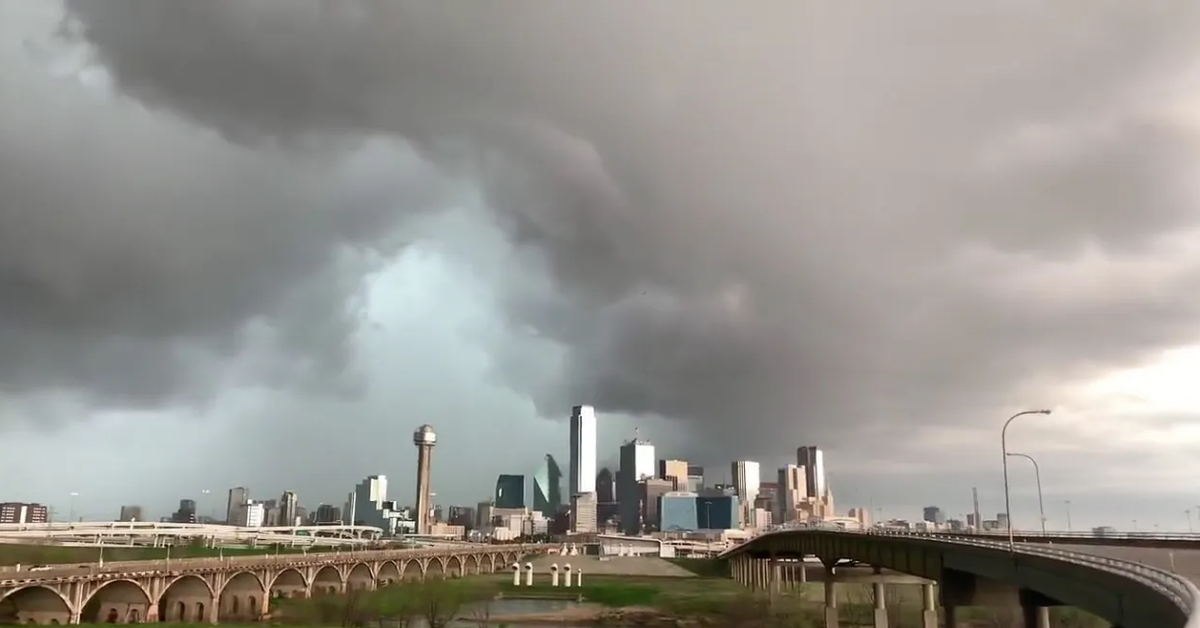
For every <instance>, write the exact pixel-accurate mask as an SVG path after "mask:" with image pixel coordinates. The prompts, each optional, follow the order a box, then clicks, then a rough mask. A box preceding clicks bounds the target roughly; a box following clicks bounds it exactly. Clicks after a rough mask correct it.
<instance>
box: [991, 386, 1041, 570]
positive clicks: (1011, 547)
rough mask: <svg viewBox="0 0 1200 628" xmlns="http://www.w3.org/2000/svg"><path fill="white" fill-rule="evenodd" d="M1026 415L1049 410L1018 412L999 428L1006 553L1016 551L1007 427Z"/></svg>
mask: <svg viewBox="0 0 1200 628" xmlns="http://www.w3.org/2000/svg"><path fill="white" fill-rule="evenodd" d="M1026 414H1050V411H1049V410H1025V411H1024V412H1018V413H1016V414H1014V415H1012V416H1010V417H1008V420H1007V421H1005V422H1004V427H1002V428H1000V453H1001V456H1000V460H1001V462H1002V463H1003V466H1004V515H1005V516H1006V517H1008V551H1009V552H1014V551H1016V543H1014V542H1013V521H1012V500H1011V499H1010V497H1009V493H1008V425H1009V424H1010V423H1012V422H1013V419H1016V418H1017V417H1019V416H1025V415H1026Z"/></svg>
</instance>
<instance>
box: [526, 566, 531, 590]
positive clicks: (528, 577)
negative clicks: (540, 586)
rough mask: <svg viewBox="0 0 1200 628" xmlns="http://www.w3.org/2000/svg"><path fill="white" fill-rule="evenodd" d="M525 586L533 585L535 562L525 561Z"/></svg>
mask: <svg viewBox="0 0 1200 628" xmlns="http://www.w3.org/2000/svg"><path fill="white" fill-rule="evenodd" d="M525 586H527V587H531V586H533V563H525Z"/></svg>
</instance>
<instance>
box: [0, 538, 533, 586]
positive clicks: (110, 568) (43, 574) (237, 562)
mask: <svg viewBox="0 0 1200 628" xmlns="http://www.w3.org/2000/svg"><path fill="white" fill-rule="evenodd" d="M549 547H550V546H548V545H531V544H526V545H482V544H481V545H476V546H474V547H471V548H463V549H461V550H459V549H399V550H364V551H346V552H320V553H317V552H309V553H307V554H261V555H253V556H229V557H225V558H179V559H172V560H125V561H118V562H105V563H88V564H86V566H64V567H52V568H51V569H46V570H42V571H29V570H27V569H21V570H18V569H16V568H15V567H11V566H6V567H0V583H8V584H12V583H30V582H45V581H50V580H62V579H71V578H79V577H90V576H96V575H104V574H127V573H135V574H145V573H161V572H172V573H186V572H195V571H208V570H214V569H236V568H238V567H263V566H281V567H282V566H297V565H313V564H327V563H344V562H351V561H354V562H366V561H376V560H398V559H413V558H426V557H437V556H447V555H453V554H500V553H504V552H513V551H516V552H531V551H537V550H546V549H548V548H549Z"/></svg>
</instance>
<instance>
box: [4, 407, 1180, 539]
mask: <svg viewBox="0 0 1200 628" xmlns="http://www.w3.org/2000/svg"><path fill="white" fill-rule="evenodd" d="M605 423H606V422H605V421H604V420H603V419H602V420H600V421H599V422H598V427H600V428H604V429H598V432H599V433H600V434H601V435H604V436H614V437H616V438H615V441H616V444H617V447H616V451H617V452H618V453H619V450H620V447H621V446H625V445H628V443H629V442H631V441H627V440H621V439H620V434H609V433H608V432H611V431H616V432H620V431H623V430H622V428H621V427H620V426H619V425H611V424H610V425H605ZM618 423H619V421H618ZM602 440H603V439H602ZM635 440H637V441H638V442H639V443H643V444H646V445H648V446H649V447H651V448H652V449H653V452H654V455H653V456H651V455H647V456H643V458H645V460H644V461H643V462H644V464H643V466H646V467H647V469H650V472H649V473H650V475H657V472H658V468H659V463H660V462H661V461H662V460H665V459H670V456H671V455H672V454H671V453H669V451H670V450H669V449H661V448H654V445H653V444H652V442H651V441H649V440H648V439H645V438H639V439H635ZM806 449H809V448H808V447H799V448H796V449H793V450H792V451H793V454H792V457H793V460H791V461H787V460H786V458H785V459H783V460H782V461H781V462H780V463H779V465H778V467H776V466H775V465H773V464H772V463H769V462H760V461H757V460H747V461H746V462H750V463H757V464H758V465H759V467H760V469H761V471H760V475H761V477H762V480H761V481H764V482H766V481H771V482H773V481H774V480H775V475H776V474H775V469H777V468H778V469H782V468H784V467H785V466H787V465H789V464H795V462H796V461H798V460H800V459H801V456H802V455H804V454H803V453H802V452H803V451H804V450H806ZM604 452H605V449H604V446H601V447H600V449H599V451H598V452H597V458H598V459H600V460H604V459H606V458H613V459H617V458H619V456H617V455H611V453H610V454H607V455H606V454H605V453H604ZM819 453H820V454H821V457H822V458H823V457H824V454H825V453H826V450H825V449H824V448H820V450H819ZM663 456H667V458H663ZM674 457H675V458H677V459H678V458H682V457H681V456H678V455H675V456H674ZM839 457H840V455H839ZM743 460H744V459H743ZM686 462H689V463H692V462H693V461H692V460H687V461H686ZM412 464H413V465H415V460H414V461H413V462H412ZM540 464H541V463H539V465H540ZM738 464H739V463H738V461H736V460H735V461H734V462H732V463H729V464H727V465H713V464H709V465H701V466H707V467H708V468H709V470H710V472H709V473H708V476H707V477H706V480H707V484H708V485H709V486H711V485H713V484H721V483H727V484H731V485H732V484H733V483H734V482H733V480H734V476H733V475H732V474H729V475H728V476H727V475H726V474H727V473H729V471H722V470H721V469H722V468H724V469H726V470H728V469H729V468H730V465H732V466H733V467H735V468H736V467H737V465H738ZM537 466H538V465H528V468H529V469H536V468H537ZM613 466H614V467H617V466H619V465H613ZM821 466H822V467H823V466H824V465H821ZM406 471H407V472H408V473H409V474H410V475H409V476H406V475H405V472H406ZM414 471H415V467H414V469H409V470H405V469H399V470H398V472H397V473H394V474H383V475H387V476H388V477H389V479H390V480H391V481H392V482H395V481H397V478H407V477H410V476H411V477H412V478H413V479H414V480H415V473H414ZM848 471H850V472H849V473H839V477H841V476H842V475H847V476H848V477H850V478H853V477H854V476H855V474H854V473H853V470H848ZM714 472H715V473H714ZM615 473H616V471H614V474H615ZM526 474H527V475H529V476H530V477H532V472H530V471H528V470H527V471H526ZM500 475H503V474H500ZM433 476H434V485H435V486H436V485H438V473H437V465H436V464H435V466H434V469H433ZM985 476H986V474H985ZM1021 476H1022V473H1021V472H1020V471H1019V470H1013V471H1012V477H1013V478H1014V487H1013V495H1014V507H1013V514H1014V521H1016V525H1017V526H1018V527H1024V528H1028V529H1032V528H1033V527H1035V526H1034V522H1035V517H1036V513H1035V512H1034V511H1033V508H1034V504H1033V501H1032V498H1033V497H1034V494H1033V493H1032V487H1031V486H1024V487H1023V486H1022V485H1021V484H1020V483H1019V482H1018V480H1019V479H1020V478H1021ZM361 477H362V476H360V477H359V478H358V479H359V480H361ZM372 477H374V476H373V475H372ZM495 477H496V476H493V478H492V481H491V484H488V482H484V484H485V485H487V486H488V488H485V489H484V490H482V491H481V492H479V494H478V495H475V492H476V489H468V490H467V491H466V492H462V491H460V492H458V493H457V495H459V496H465V497H459V498H455V497H454V496H453V495H455V494H451V495H447V496H446V497H445V498H441V497H439V498H436V499H434V500H433V503H434V505H435V506H439V507H449V506H464V505H471V504H474V503H475V502H476V501H478V499H479V498H481V497H487V498H490V496H491V493H492V491H493V490H494V488H493V486H492V485H494V481H495ZM805 478H806V480H807V479H808V474H805ZM369 479H370V478H368V480H369ZM1027 479H1028V480H1031V479H1032V478H1027ZM399 481H400V482H401V485H400V486H399V492H400V494H403V488H404V485H406V484H412V482H410V481H409V480H408V479H401V480H399ZM244 484H249V483H244ZM289 486H291V485H289ZM849 488H850V490H849V491H848V493H849V495H850V498H848V499H846V500H844V501H840V502H839V506H838V507H839V510H838V511H837V514H838V515H839V516H841V515H844V514H845V513H844V512H843V511H844V510H845V509H846V508H847V507H860V508H864V509H868V510H869V511H870V512H871V517H872V519H874V518H875V517H877V516H878V515H880V514H882V515H883V517H884V518H885V519H897V520H906V521H919V519H920V517H919V515H920V513H921V511H922V509H923V508H925V507H927V506H928V504H929V503H938V504H944V505H945V507H944V512H945V513H946V516H947V517H948V518H955V519H965V518H966V516H967V514H969V513H970V512H971V506H970V504H969V502H968V500H969V499H970V491H969V490H967V491H960V492H959V494H957V496H956V497H949V498H947V497H945V496H938V495H936V494H935V496H934V497H932V498H931V499H926V500H925V501H924V502H917V501H914V502H912V503H905V504H896V503H888V502H887V501H885V500H881V499H877V498H876V496H875V495H874V494H873V493H872V491H870V490H868V491H866V492H865V493H864V492H863V491H862V490H859V489H855V488H854V487H853V486H851V487H849ZM1047 488H1048V493H1047V495H1048V497H1047V500H1048V501H1047V519H1048V522H1049V525H1050V528H1052V529H1053V528H1054V526H1055V524H1056V523H1057V524H1058V525H1060V526H1063V528H1065V523H1064V522H1065V520H1066V519H1067V515H1066V512H1067V511H1068V510H1069V511H1070V513H1071V514H1070V519H1072V520H1073V522H1074V524H1075V526H1076V527H1079V526H1091V527H1094V526H1100V525H1105V526H1113V527H1116V528H1118V529H1132V528H1133V527H1140V528H1143V529H1144V530H1147V531H1148V530H1157V529H1162V530H1175V531H1185V530H1187V529H1188V527H1187V523H1188V522H1187V521H1186V518H1185V517H1184V512H1183V511H1184V510H1191V511H1192V512H1200V505H1195V506H1188V505H1186V504H1184V501H1185V500H1181V501H1179V502H1177V503H1178V504H1181V505H1183V509H1180V510H1179V511H1178V512H1175V510H1176V509H1174V508H1169V507H1168V508H1162V505H1161V504H1156V503H1154V502H1155V498H1154V497H1153V496H1152V495H1151V496H1146V497H1145V499H1144V505H1142V506H1137V507H1135V508H1134V511H1135V512H1136V513H1138V514H1137V516H1136V517H1131V516H1129V515H1127V514H1124V513H1123V516H1121V517H1113V516H1112V515H1110V514H1107V513H1105V511H1104V510H1103V509H1102V508H1097V507H1096V506H1101V507H1103V506H1104V502H1105V500H1104V499H1103V497H1102V496H1097V498H1095V499H1094V500H1091V501H1090V500H1089V499H1088V498H1087V497H1086V496H1084V498H1083V499H1080V495H1081V493H1079V492H1078V491H1074V490H1073V491H1071V492H1070V493H1066V494H1067V495H1071V496H1073V497H1060V495H1062V494H1063V493H1060V492H1059V490H1058V489H1056V488H1055V487H1053V486H1050V487H1047ZM1060 488H1061V487H1060ZM238 489H242V490H245V491H247V493H248V492H250V491H251V486H248V485H238V486H236V487H233V488H230V489H225V490H221V489H217V490H214V489H208V488H205V489H201V490H199V491H196V493H199V495H193V496H184V495H179V496H172V497H170V498H169V501H168V502H167V504H165V505H163V506H161V507H156V505H155V504H154V503H153V502H149V501H146V500H136V499H134V500H125V501H124V502H123V503H120V504H115V505H113V506H112V507H111V508H110V507H107V506H105V507H102V508H100V509H96V508H89V507H85V506H84V504H85V503H86V502H85V501H81V500H82V499H83V498H84V496H83V495H82V494H80V493H78V492H73V493H74V495H72V496H70V500H69V502H70V509H71V510H72V511H76V512H77V514H78V515H79V516H80V517H83V518H85V519H86V515H87V513H88V512H99V513H100V518H99V519H97V520H110V519H113V518H114V516H113V515H110V514H108V512H107V511H108V510H112V509H119V508H120V507H121V506H124V505H131V504H136V505H138V506H139V507H142V508H143V509H145V511H146V512H148V513H151V514H152V515H157V516H154V517H153V519H154V520H156V519H158V518H160V517H162V516H166V515H167V514H169V512H170V510H171V509H174V508H175V507H176V506H177V503H178V501H179V498H183V499H189V500H190V499H194V500H195V502H196V506H195V510H196V511H197V513H198V515H204V516H211V515H210V514H209V513H214V514H223V513H224V512H226V511H224V510H222V508H227V505H226V503H227V501H228V502H229V504H230V505H232V500H235V499H236V498H233V497H232V496H231V497H230V498H229V500H226V498H225V496H226V493H229V494H232V493H233V492H234V491H236V490H238ZM285 491H286V492H292V491H291V490H290V489H283V491H277V490H268V491H266V493H265V495H266V497H265V499H268V500H271V501H275V500H277V499H278V498H279V494H280V493H281V492H285ZM295 493H299V494H300V498H299V500H300V501H299V503H300V504H301V505H302V506H304V507H306V508H308V509H309V511H310V512H312V511H315V510H316V508H317V507H318V506H319V505H322V504H328V505H334V506H338V507H341V506H342V503H341V502H340V501H338V500H337V499H336V498H326V499H322V498H318V497H311V496H310V493H308V492H307V491H302V490H297V491H295ZM864 494H865V495H866V497H865V498H864V499H862V500H861V502H860V501H858V500H857V499H856V497H855V496H856V495H864ZM913 494H914V495H918V494H921V495H925V496H928V495H930V493H927V492H926V493H913ZM388 495H389V497H388V499H391V500H397V503H398V506H401V507H414V506H415V502H414V501H413V500H411V499H408V498H406V497H400V496H397V490H389V491H388ZM981 495H982V496H983V498H982V501H984V506H983V508H982V510H983V512H984V513H985V514H986V513H988V512H989V509H990V508H993V507H998V505H999V504H997V505H996V506H993V505H989V501H994V500H996V499H998V498H999V494H998V493H997V492H991V491H989V490H987V489H986V488H985V489H983V490H982V491H981ZM243 496H244V495H243ZM0 498H3V496H0ZM526 498H527V501H529V500H530V499H531V497H529V494H527V495H526ZM261 499H264V493H263V492H262V491H261V489H260V490H259V491H257V492H255V493H254V497H253V500H254V501H255V502H259V501H260V500H261ZM1022 500H1024V502H1025V503H1023V502H1022ZM1068 500H1069V501H1071V502H1072V504H1071V505H1070V506H1067V505H1066V504H1065V502H1066V501H1068ZM10 501H15V502H22V501H26V502H33V503H41V504H45V505H46V506H47V507H48V508H49V509H50V511H51V512H53V513H56V514H57V516H58V518H59V519H60V520H61V518H62V515H63V509H62V508H61V507H58V506H57V505H56V503H55V502H54V501H53V500H46V499H37V498H33V499H30V498H25V499H20V498H18V499H11V500H10ZM564 503H566V502H565V500H564ZM1131 503H1134V504H1143V502H1139V501H1137V500H1134V501H1133V502H1131ZM1093 504H1094V505H1093ZM530 505H531V504H529V503H527V504H526V506H527V507H529V506H530ZM1146 506H1150V507H1146ZM1153 506H1157V508H1156V507H1153ZM242 517H243V518H244V515H242ZM986 518H987V517H985V519H986ZM216 519H217V520H224V518H223V517H216ZM1126 520H1127V521H1126ZM1135 522H1139V523H1135ZM1122 523H1124V524H1125V525H1122ZM1198 523H1200V522H1198Z"/></svg>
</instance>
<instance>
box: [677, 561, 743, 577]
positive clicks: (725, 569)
mask: <svg viewBox="0 0 1200 628" xmlns="http://www.w3.org/2000/svg"><path fill="white" fill-rule="evenodd" d="M663 560H665V561H667V562H669V563H671V564H672V565H675V566H676V567H682V568H684V569H686V570H688V571H690V572H692V573H694V574H696V575H697V576H700V577H701V578H728V577H729V561H727V560H716V559H715V558H665V559H663Z"/></svg>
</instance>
